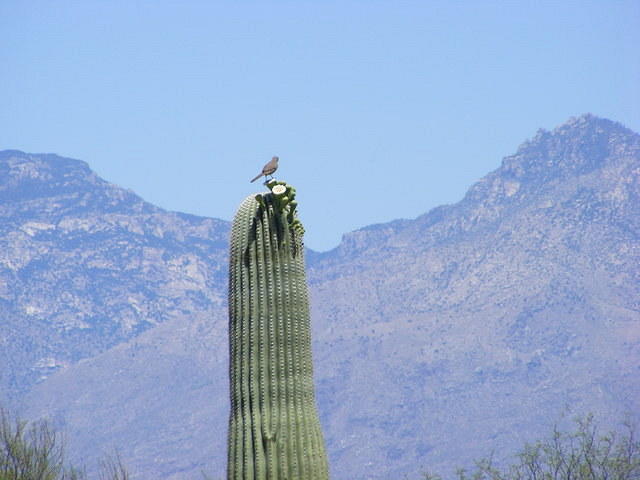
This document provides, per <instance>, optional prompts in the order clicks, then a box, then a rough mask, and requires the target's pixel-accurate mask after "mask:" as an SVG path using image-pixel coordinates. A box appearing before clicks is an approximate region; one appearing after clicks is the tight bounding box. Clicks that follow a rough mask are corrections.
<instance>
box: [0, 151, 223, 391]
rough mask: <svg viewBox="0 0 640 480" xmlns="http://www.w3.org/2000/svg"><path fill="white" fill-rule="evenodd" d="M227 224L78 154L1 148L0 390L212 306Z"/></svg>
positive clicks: (218, 294) (219, 292)
mask: <svg viewBox="0 0 640 480" xmlns="http://www.w3.org/2000/svg"><path fill="white" fill-rule="evenodd" d="M227 234H228V223H227V222H223V221H221V220H215V219H208V218H199V217H194V216H191V215H185V214H181V213H173V212H165V211H163V210H161V209H159V208H157V207H154V206H153V205H151V204H149V203H147V202H144V201H143V200H142V199H141V198H140V197H138V196H137V195H135V194H134V193H132V192H130V191H127V190H124V189H122V188H120V187H117V186H115V185H112V184H109V183H107V182H105V181H104V180H102V179H100V178H99V177H97V176H96V175H95V174H94V173H93V172H92V171H91V170H90V169H89V167H88V166H87V164H86V163H84V162H81V161H78V160H71V159H66V158H62V157H58V156H56V155H29V154H25V153H23V152H17V151H4V152H0V305H1V306H2V322H3V335H2V337H0V342H2V344H3V348H2V349H0V365H8V366H9V367H8V368H3V369H2V370H3V371H2V377H1V378H0V392H12V394H13V395H15V394H16V392H22V391H24V390H25V389H28V388H29V387H30V386H31V385H33V384H34V382H38V381H40V380H43V379H44V378H46V377H48V376H49V375H50V374H51V373H53V372H55V371H57V370H59V369H61V368H65V367H67V366H69V365H72V364H74V363H76V362H78V361H79V360H81V359H84V358H89V357H92V356H94V355H96V354H98V353H99V352H102V351H104V350H106V349H108V348H110V347H112V346H114V345H117V344H118V343H120V342H122V341H125V340H127V339H129V338H133V337H135V336H136V335H138V334H139V333H141V332H143V331H145V330H146V329H148V328H150V327H152V326H154V325H157V324H159V323H162V322H163V321H166V320H168V319H171V318H175V317H182V316H183V315H184V312H193V313H202V314H204V315H206V314H207V312H209V311H211V309H213V308H215V307H218V308H219V307H220V306H221V305H223V303H224V302H225V301H226V300H225V297H226V292H225V287H224V286H225V284H226V269H225V261H226V260H225V259H226V243H227ZM6 396H7V395H5V401H6Z"/></svg>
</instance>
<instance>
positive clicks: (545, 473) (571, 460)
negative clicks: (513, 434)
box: [423, 415, 640, 480]
mask: <svg viewBox="0 0 640 480" xmlns="http://www.w3.org/2000/svg"><path fill="white" fill-rule="evenodd" d="M456 477H457V479H458V480H640V441H639V440H638V439H637V437H636V431H635V426H634V425H633V424H632V423H631V422H625V423H624V428H623V429H622V431H621V432H618V433H616V432H609V433H607V434H600V433H598V428H597V426H596V425H595V423H594V420H593V415H588V416H586V417H583V418H579V419H577V420H576V429H575V431H574V432H569V433H567V432H562V431H560V430H559V429H558V427H554V429H553V432H552V434H551V436H550V437H548V438H546V439H543V440H539V441H537V442H535V443H532V444H529V443H527V444H525V446H524V448H523V449H522V450H521V451H520V452H519V453H518V454H517V455H516V457H515V461H514V462H513V463H512V464H511V465H508V466H506V467H498V466H496V465H495V464H494V461H493V459H492V458H491V457H488V458H484V459H482V460H480V461H477V462H476V466H475V468H474V469H472V470H470V471H467V470H463V469H460V470H458V472H457V475H456ZM423 480H441V477H440V476H439V475H436V474H432V473H425V474H423Z"/></svg>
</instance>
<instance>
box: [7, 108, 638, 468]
mask: <svg viewBox="0 0 640 480" xmlns="http://www.w3.org/2000/svg"><path fill="white" fill-rule="evenodd" d="M639 145H640V136H639V135H638V134H636V133H634V132H632V131H630V130H629V129H626V128H625V127H623V126H621V125H620V124H617V123H615V122H611V121H609V120H604V119H600V118H598V117H594V116H592V115H583V116H581V117H577V118H574V119H570V120H569V121H568V122H566V123H565V124H563V125H561V126H559V127H557V128H556V129H554V130H552V131H550V132H546V131H539V132H538V133H537V134H536V136H534V137H533V138H532V139H531V140H529V141H527V142H525V143H524V144H523V145H522V146H521V148H519V149H518V150H517V151H516V153H515V154H513V155H510V156H507V157H505V159H503V162H502V164H501V166H500V167H498V169H496V170H494V171H493V172H490V173H489V174H488V175H486V176H485V177H483V179H481V180H480V181H479V182H477V183H475V184H474V185H473V186H472V187H471V188H470V189H469V192H468V193H467V195H465V197H464V198H463V199H462V200H461V201H460V202H457V203H456V204H452V205H446V206H441V207H437V208H435V209H432V210H430V211H429V212H427V213H425V214H424V215H421V216H419V217H417V218H416V219H413V220H397V221H393V222H387V223H384V224H379V225H373V226H369V227H365V228H363V229H360V230H357V231H355V232H351V233H349V234H346V235H345V237H344V238H343V242H341V245H340V246H338V247H337V248H336V249H333V250H331V251H329V252H323V253H321V254H317V255H310V256H309V257H314V258H309V257H308V260H309V261H308V277H309V283H310V287H311V306H312V318H313V328H314V334H313V340H314V355H315V359H314V365H315V369H316V377H315V379H316V385H317V395H318V402H319V407H320V414H321V420H322V424H323V426H324V429H325V436H326V439H327V443H328V446H329V449H328V450H329V456H330V463H331V466H332V476H333V477H334V478H337V479H341V478H345V479H346V478H372V479H374V478H376V479H377V478H397V477H402V476H403V475H405V474H411V475H413V474H416V471H417V470H418V469H419V468H420V467H421V466H429V468H430V469H431V470H434V471H440V472H442V473H445V474H447V473H451V472H453V470H454V469H455V468H456V467H458V466H465V465H470V464H472V460H473V459H474V458H478V457H481V456H485V455H487V454H489V453H490V452H491V450H496V451H499V452H500V455H498V456H499V457H501V458H497V460H501V459H504V457H505V456H506V455H508V454H509V452H510V451H513V450H514V449H516V448H518V447H520V446H521V444H522V443H523V442H524V441H526V440H533V439H535V438H537V437H539V436H540V435H541V434H543V433H544V432H545V431H547V430H548V428H549V427H550V426H551V425H552V423H553V422H554V421H556V420H557V419H558V418H560V417H561V416H562V414H563V412H565V411H566V409H565V406H566V405H570V412H571V414H579V413H586V412H589V411H590V412H593V413H595V414H596V415H597V417H598V418H599V419H601V420H602V422H603V424H604V425H613V424H614V423H615V421H619V420H620V419H621V418H622V417H623V415H624V413H625V412H640V404H639V403H638V402H639V401H638V399H639V398H640V381H639V380H638V378H639V376H638V375H637V372H638V371H640V268H639V267H638V265H640V234H639V232H640V228H638V227H639V224H638V221H639V220H638V219H639V218H640V210H639V209H640V148H639ZM0 158H1V154H0ZM549 166H551V167H553V168H555V170H553V169H550V168H551V167H549ZM552 170H553V172H555V174H551V173H550V172H551V171H552ZM527 172H529V173H527ZM516 183H517V185H516ZM1 213H2V209H1V208H0V221H3V217H2V215H1ZM161 213H162V212H161ZM158 215H160V214H158ZM162 215H164V213H162ZM133 218H136V217H135V215H134V217H133ZM149 218H150V217H148V216H147V217H144V219H142V218H138V220H136V221H138V222H140V225H138V226H137V227H136V228H140V229H141V230H140V231H138V233H135V231H136V228H122V229H119V228H118V227H117V222H115V223H114V222H113V218H111V217H109V216H108V215H107V216H104V217H102V218H100V222H98V223H96V224H94V227H95V228H96V229H97V231H100V230H99V228H102V229H103V230H105V229H106V231H107V232H108V233H109V235H116V234H117V235H120V236H119V237H118V238H119V240H120V241H122V242H125V244H126V245H134V246H135V245H138V247H135V248H134V250H133V253H132V254H131V255H130V257H131V258H136V259H138V260H139V259H144V258H147V262H148V263H147V265H148V266H147V267H146V268H148V269H149V270H148V271H147V275H122V276H121V277H118V278H119V281H120V282H121V283H122V289H121V290H114V289H111V290H109V289H108V288H107V289H104V291H103V292H102V293H103V295H102V297H101V296H100V295H97V297H95V298H96V299H97V300H99V299H100V298H103V299H104V300H102V302H103V305H104V311H106V312H109V311H111V312H113V313H114V318H119V317H118V316H119V315H120V314H119V313H118V312H122V311H126V309H124V310H118V308H115V309H111V310H109V308H110V305H115V306H116V307H117V305H123V304H126V303H127V301H126V296H125V297H124V298H125V300H124V301H122V300H117V299H118V298H120V297H119V296H123V295H125V294H124V293H123V292H127V291H136V290H137V289H143V290H144V289H146V290H144V291H147V293H146V297H145V296H144V291H143V295H142V297H141V298H146V302H147V304H152V303H153V302H156V303H155V305H157V307H156V308H158V309H160V308H163V305H165V306H166V305H169V306H171V308H172V309H171V311H172V312H173V313H171V314H170V315H166V314H165V317H163V318H162V319H161V320H162V321H160V322H155V323H153V324H150V325H147V326H145V327H144V328H143V329H141V330H140V331H134V332H133V334H132V335H129V336H120V337H117V336H111V337H108V338H112V339H114V341H115V342H116V343H115V344H114V345H112V346H109V347H105V348H98V349H94V350H93V351H90V352H87V354H86V356H85V357H84V358H85V360H83V361H81V362H78V361H73V359H72V360H70V361H69V364H68V365H67V366H63V367H60V368H58V369H54V370H55V371H53V372H50V373H49V374H48V375H46V378H45V379H44V380H43V381H41V382H39V383H37V384H35V385H34V384H29V385H28V388H27V389H26V390H24V391H22V393H21V394H20V399H21V403H22V410H23V411H24V412H25V413H26V414H27V415H28V416H29V417H30V418H37V417H39V416H41V415H46V416H50V417H52V418H54V419H56V421H57V422H58V423H59V424H60V425H62V426H64V428H65V429H66V430H67V432H68V434H69V438H70V439H72V447H73V450H74V451H75V452H77V455H78V456H79V457H85V458H89V459H90V458H91V456H92V455H94V453H95V451H96V450H99V449H104V450H105V451H108V450H109V448H111V447H113V446H117V445H129V446H131V447H132V449H131V452H128V453H127V455H128V456H126V455H123V456H124V457H125V461H127V463H129V464H130V465H131V466H132V470H134V471H135V472H138V477H137V478H166V479H175V480H179V479H187V478H195V476H196V475H197V474H198V473H197V472H198V471H199V470H201V469H204V470H205V471H207V472H208V473H211V472H212V473H214V474H216V475H219V474H221V472H222V470H223V469H224V461H225V455H224V432H225V431H226V421H227V414H228V405H227V399H226V391H227V390H226V389H227V372H226V360H227V359H226V355H227V351H226V350H227V346H226V336H225V331H226V314H225V310H224V309H225V301H224V296H225V290H226V269H225V268H224V266H225V263H224V262H225V258H226V257H225V255H226V252H225V249H226V247H225V242H226V240H225V239H226V237H225V236H224V233H225V230H224V229H225V228H228V227H227V226H226V225H225V224H224V223H220V224H217V223H216V222H215V221H214V220H211V223H210V224H206V225H205V224H202V223H197V222H196V223H194V224H190V223H185V224H180V223H178V224H176V223H172V222H173V221H176V220H175V219H176V217H175V216H174V217H170V216H169V217H161V218H160V217H158V218H156V219H155V220H154V222H155V223H154V228H155V229H156V230H157V234H154V232H155V231H156V230H154V229H145V228H143V225H142V223H144V222H146V221H148V219H149ZM172 218H173V220H172ZM74 221H78V220H77V218H76V217H74ZM120 221H124V219H120ZM203 221H204V220H203ZM18 224H19V225H23V223H19V222H18V223H15V225H18ZM126 225H129V226H130V225H131V224H130V223H127V222H125V226H126ZM133 225H134V226H135V225H136V224H135V222H134V223H133ZM189 228H191V229H194V231H195V232H196V233H197V234H196V235H195V236H194V238H195V240H194V242H195V244H193V243H194V242H191V243H190V242H189V241H187V240H188V238H189V235H182V236H180V235H178V234H177V233H175V232H177V231H178V230H181V231H184V230H185V229H189ZM0 231H3V230H1V229H0ZM4 231H5V232H8V234H5V235H4V236H0V242H4V243H3V245H4V246H7V245H12V246H13V247H14V251H17V250H19V249H18V246H20V245H22V247H21V248H24V246H25V245H26V246H28V247H29V248H31V249H32V250H34V251H35V252H36V253H34V254H32V255H31V256H27V257H28V258H30V259H31V261H34V260H35V261H36V263H35V265H32V266H31V267H28V266H29V265H30V264H29V263H24V265H23V267H21V268H27V267H28V268H31V270H28V269H27V270H26V271H25V272H24V273H22V280H21V281H23V282H26V279H27V278H28V277H29V276H30V275H34V274H35V275H36V276H35V278H36V280H37V278H38V277H37V275H44V274H45V273H46V272H50V270H48V269H51V268H52V265H51V264H46V263H45V264H42V263H38V261H39V260H38V259H39V258H41V256H42V255H44V254H43V253H42V252H41V250H43V249H44V250H46V249H49V250H46V251H48V252H49V254H57V253H56V252H57V250H56V248H59V247H56V245H58V244H59V243H56V242H63V241H66V240H67V238H66V237H65V236H64V235H62V233H64V232H62V233H61V234H60V236H58V237H55V238H51V239H48V240H46V239H45V240H46V241H45V240H43V241H42V242H41V243H38V242H34V238H35V237H34V236H29V235H28V234H27V233H26V232H24V231H22V230H20V229H16V227H15V226H13V227H11V228H7V229H6V230H4ZM167 232H168V233H171V232H174V233H173V234H172V235H169V234H168V233H167ZM198 232H199V233H198ZM160 233H164V234H163V235H160ZM117 235H116V236H117ZM209 235H213V239H211V238H209ZM108 238H109V237H108ZM163 239H164V240H163ZM47 241H48V242H50V243H46V242H47ZM16 242H17V243H16ZM20 242H22V243H20ZM29 242H31V243H29ZM92 242H93V243H92ZM16 245H17V246H16ZM96 245H97V244H96V242H95V241H94V240H93V239H92V237H91V236H90V235H89V236H88V237H84V236H81V237H80V239H79V240H78V241H77V242H76V244H75V246H74V247H73V249H71V250H70V251H73V252H75V256H74V258H75V257H82V255H84V253H83V252H84V251H85V250H83V248H84V249H86V251H87V252H91V254H92V255H93V253H95V251H94V249H95V248H96ZM202 245H204V246H202ZM145 248H151V249H152V251H153V252H154V254H153V255H151V256H147V257H145V251H146V250H145ZM5 251H6V249H5ZM126 251H128V249H127V248H124V249H115V250H113V256H115V257H118V256H119V255H121V254H122V253H123V252H126ZM37 252H40V253H37ZM38 255H40V257H38ZM15 257H16V256H12V257H11V258H10V259H9V260H11V259H13V260H12V261H14V263H15ZM18 257H19V255H18ZM103 257H104V258H103V260H105V259H106V260H107V266H109V265H111V267H113V266H114V265H116V264H115V263H113V262H115V260H113V259H110V257H109V256H108V255H106V256H105V255H104V254H103ZM7 258H8V257H6V256H5V257H4V258H0V280H4V283H5V288H4V290H3V289H2V283H0V305H14V306H15V305H18V306H19V307H20V308H17V309H16V308H14V307H12V308H14V310H15V311H16V312H17V313H15V315H16V316H15V319H16V322H17V320H21V321H25V318H26V319H27V320H28V319H29V318H31V317H30V315H28V314H27V313H26V311H25V310H24V308H25V307H26V306H29V305H33V304H34V302H33V301H30V302H29V301H25V300H24V298H25V297H28V296H29V295H32V296H33V292H34V291H35V292H36V293H37V291H38V289H35V290H34V289H28V288H26V287H27V286H29V285H31V286H33V285H36V286H37V285H38V282H37V281H36V282H35V284H34V283H33V282H32V283H31V284H29V285H27V284H26V283H25V284H24V287H21V288H22V290H21V295H22V297H21V296H20V295H18V296H16V295H11V291H10V290H11V289H9V288H8V287H7V286H6V285H12V288H13V287H14V285H18V286H20V285H21V284H20V283H19V282H16V283H9V281H8V280H7V276H6V275H7V271H8V270H9V271H11V272H13V270H11V268H7ZM87 258H93V257H92V256H91V255H89V256H88V257H87ZM186 258H188V259H190V260H189V262H186V261H185V259H186ZM63 260H64V261H63ZM109 262H112V263H113V265H112V264H110V263H109ZM53 265H56V264H55V263H54V264H53ZM57 265H66V266H67V267H69V266H71V267H73V268H75V269H77V272H79V273H77V274H78V275H82V274H83V273H82V272H84V270H83V269H84V268H85V267H87V263H86V262H85V263H82V262H75V263H74V261H72V259H70V258H69V257H64V258H61V259H60V262H59V263H58V264H57ZM122 265H124V266H125V267H126V266H127V265H129V266H130V267H131V269H132V271H134V272H135V271H137V269H139V268H140V266H139V265H142V263H140V262H139V263H138V264H135V263H131V262H124V263H123V264H122ZM170 267H171V268H170ZM107 270H108V271H111V270H109V269H108V268H107ZM114 270H115V269H114ZM19 271H20V269H18V270H16V272H17V273H16V272H14V273H15V275H18V273H19ZM54 271H55V270H54ZM124 271H125V272H126V270H124ZM43 272H44V273H43ZM148 272H155V273H154V275H155V277H153V276H152V277H150V278H151V279H153V278H156V279H157V280H156V281H149V280H150V278H149V277H148ZM206 272H214V273H206ZM47 274H48V273H47ZM111 274H113V271H111ZM71 276H75V274H74V275H71V274H69V275H68V277H71ZM11 278H13V277H11ZM161 279H164V280H161ZM198 279H199V280H198ZM160 280H161V281H160ZM185 282H186V283H188V284H189V286H188V288H187V287H185V286H184V284H185ZM175 284H177V285H178V286H179V287H180V288H175V289H174V288H172V287H171V285H175ZM40 288H42V287H40ZM63 290H64V289H62V288H61V289H60V290H59V291H60V292H61V294H62V293H63ZM72 292H73V291H72ZM203 295H204V297H203ZM163 298H165V299H167V298H168V299H171V302H169V303H166V302H165V303H162V301H161V300H162V299H163ZM196 299H200V300H199V301H195V300H196ZM116 300H117V301H116ZM2 302H5V303H2ZM12 302H13V303H12ZM110 302H113V303H110ZM118 302H120V303H118ZM141 304H142V305H144V302H142V303H141ZM165 308H166V307H165ZM159 311H160V310H155V311H152V310H147V311H143V312H142V313H141V314H140V315H141V317H140V318H145V315H147V316H148V315H154V312H159ZM20 312H21V313H20ZM152 318H153V317H152ZM45 320H46V319H42V321H43V322H44V321H45ZM27 323H28V322H27ZM15 325H18V323H15ZM45 331H46V330H45ZM29 334H30V335H32V337H29ZM38 335H42V332H41V331H37V330H31V331H29V332H26V333H25V332H22V336H21V335H20V332H14V336H15V338H18V340H20V341H21V342H22V343H18V345H22V347H21V348H22V349H23V350H24V349H27V348H28V344H29V342H34V341H35V343H36V344H38V342H39V341H43V340H48V339H50V338H57V339H58V341H59V342H61V343H59V344H58V345H59V347H60V348H62V347H64V345H67V347H65V348H77V347H76V346H75V345H76V344H74V343H73V342H70V343H67V344H65V343H64V342H65V337H64V335H59V336H58V337H55V335H54V336H53V337H46V336H45V337H46V338H44V339H42V338H40V339H39V336H38ZM107 335H110V334H109V333H108V331H107ZM3 340H4V345H11V343H9V342H8V341H7V340H6V337H5V338H4V339H3V338H2V337H0V343H2V342H3ZM0 350H2V349H0ZM1 355H2V353H1V352H0V356H1ZM40 356H42V355H40ZM20 358H22V359H25V361H26V360H28V359H29V358H31V357H28V356H27V358H25V357H24V356H22V357H20ZM37 359H38V358H37V356H36V358H35V360H37ZM2 360H3V359H2V358H0V361H2ZM31 360H34V359H33V358H32V359H31ZM12 368H14V367H12ZM16 379H17V380H20V377H19V376H16ZM0 381H1V380H0ZM88 412H91V414H90V415H88ZM124 453H125V452H123V454H124Z"/></svg>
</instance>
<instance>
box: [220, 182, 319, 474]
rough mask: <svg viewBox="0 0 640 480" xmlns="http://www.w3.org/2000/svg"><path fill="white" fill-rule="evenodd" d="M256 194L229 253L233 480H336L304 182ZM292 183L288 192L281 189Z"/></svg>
mask: <svg viewBox="0 0 640 480" xmlns="http://www.w3.org/2000/svg"><path fill="white" fill-rule="evenodd" d="M277 185H282V186H283V187H284V188H282V187H280V188H278V189H276V192H277V194H276V193H273V192H271V193H267V194H262V195H251V196H249V197H247V198H246V199H245V200H244V201H243V202H242V204H241V205H240V208H239V209H238V212H237V213H236V216H235V218H234V221H233V227H232V231H231V252H230V259H229V343H230V374H229V378H230V384H231V414H230V419H229V456H228V467H227V475H228V479H229V480H240V479H242V480H327V479H328V478H329V473H328V465H327V456H326V452H325V446H324V440H323V437H322V431H321V429H320V421H319V418H318V412H317V409H316V402H315V395H314V387H313V367H312V363H311V328H310V321H309V297H308V291H307V283H306V277H305V270H304V249H303V246H302V235H303V233H304V228H303V227H302V224H301V223H300V221H299V220H298V219H297V218H296V213H295V207H296V205H297V203H296V202H295V201H294V200H293V199H294V197H295V189H293V188H292V187H291V186H289V185H287V184H286V183H284V182H276V181H273V180H272V181H270V182H269V183H268V184H267V186H268V187H269V188H270V189H271V190H273V189H274V187H276V186H277ZM282 190H284V192H281V191H282Z"/></svg>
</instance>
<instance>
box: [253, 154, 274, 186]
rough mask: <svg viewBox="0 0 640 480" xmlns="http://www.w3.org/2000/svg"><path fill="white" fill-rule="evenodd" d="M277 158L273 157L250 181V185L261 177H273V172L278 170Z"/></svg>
mask: <svg viewBox="0 0 640 480" xmlns="http://www.w3.org/2000/svg"><path fill="white" fill-rule="evenodd" d="M278 160H279V158H278V157H273V158H272V159H271V161H270V162H269V163H267V164H266V165H265V166H264V167H262V172H260V173H259V174H258V175H256V177H255V178H254V179H253V180H251V183H253V182H255V181H256V180H257V179H259V178H260V177H262V176H263V175H264V176H265V177H266V176H267V175H273V174H274V172H275V171H276V170H277V169H278Z"/></svg>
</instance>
